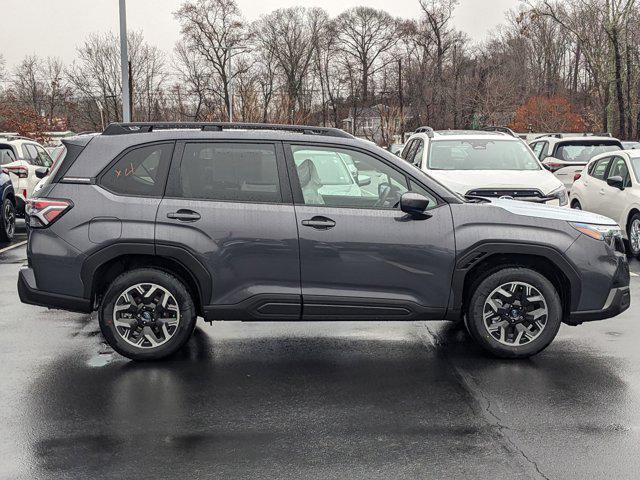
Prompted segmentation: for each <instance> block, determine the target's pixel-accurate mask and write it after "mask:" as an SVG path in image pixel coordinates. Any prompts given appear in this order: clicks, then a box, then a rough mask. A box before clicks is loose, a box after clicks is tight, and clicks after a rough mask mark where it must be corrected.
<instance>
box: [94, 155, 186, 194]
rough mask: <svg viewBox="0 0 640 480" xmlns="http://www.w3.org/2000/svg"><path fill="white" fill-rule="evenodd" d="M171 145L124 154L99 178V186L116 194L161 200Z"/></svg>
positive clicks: (169, 160)
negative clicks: (159, 198) (158, 198)
mask: <svg viewBox="0 0 640 480" xmlns="http://www.w3.org/2000/svg"><path fill="white" fill-rule="evenodd" d="M173 145H174V144H173V143H163V144H154V145H147V146H143V147H137V148H134V149H133V150H129V151H127V152H126V153H124V154H123V155H122V156H121V157H120V159H119V160H117V161H116V162H115V163H113V164H111V165H110V166H109V167H107V169H106V170H105V171H104V173H103V174H102V176H101V177H100V181H99V184H100V185H101V186H102V187H104V188H106V189H107V190H109V191H110V192H113V193H116V194H118V195H133V196H144V197H161V196H162V194H163V193H164V187H165V184H166V181H167V173H168V172H169V165H170V163H171V154H172V153H173Z"/></svg>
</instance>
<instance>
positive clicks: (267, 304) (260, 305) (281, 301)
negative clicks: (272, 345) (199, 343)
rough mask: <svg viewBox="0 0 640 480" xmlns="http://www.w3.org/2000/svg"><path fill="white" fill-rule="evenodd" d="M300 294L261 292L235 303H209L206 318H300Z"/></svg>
mask: <svg viewBox="0 0 640 480" xmlns="http://www.w3.org/2000/svg"><path fill="white" fill-rule="evenodd" d="M301 313H302V306H301V299H300V295H285V294H282V295H268V294H260V295H254V296H252V297H249V298H247V299H246V300H243V301H242V302H240V303H235V304H233V305H207V306H206V307H204V319H205V320H206V321H207V322H212V321H214V320H244V321H251V320H271V321H279V320H289V321H290V320H300V315H301Z"/></svg>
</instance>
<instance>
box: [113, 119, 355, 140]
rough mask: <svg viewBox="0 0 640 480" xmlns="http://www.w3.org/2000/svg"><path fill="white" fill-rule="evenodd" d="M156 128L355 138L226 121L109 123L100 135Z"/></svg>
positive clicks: (310, 129) (315, 129)
mask: <svg viewBox="0 0 640 480" xmlns="http://www.w3.org/2000/svg"><path fill="white" fill-rule="evenodd" d="M157 130H201V131H203V132H221V131H223V130H275V131H283V132H294V133H302V134H305V135H325V136H328V137H341V138H355V137H354V136H353V135H351V134H350V133H347V132H345V131H344V130H340V129H339V128H331V127H314V126H309V125H279V124H270V123H228V122H175V123H173V122H132V123H110V124H109V125H107V128H105V129H104V132H102V135H126V134H131V133H149V132H153V131H157Z"/></svg>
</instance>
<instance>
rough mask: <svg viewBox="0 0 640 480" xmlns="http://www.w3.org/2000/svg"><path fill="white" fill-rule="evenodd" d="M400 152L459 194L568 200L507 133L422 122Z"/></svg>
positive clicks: (548, 201) (558, 183) (559, 184)
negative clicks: (437, 128) (441, 127)
mask: <svg viewBox="0 0 640 480" xmlns="http://www.w3.org/2000/svg"><path fill="white" fill-rule="evenodd" d="M400 156H401V157H402V158H404V159H405V160H406V161H408V162H409V163H412V164H413V165H415V166H416V167H418V168H420V169H421V170H423V171H424V172H426V173H427V174H428V175H429V176H431V177H433V178H434V179H436V180H437V181H439V182H440V183H442V184H444V185H446V186H447V187H449V188H450V189H451V190H453V191H455V192H457V193H459V194H461V195H471V196H481V197H506V198H513V199H516V200H526V201H531V202H536V203H546V204H549V205H556V206H564V205H566V204H567V200H568V196H567V190H566V188H565V187H564V185H563V184H562V182H561V181H559V180H558V179H557V178H556V177H554V176H553V174H552V173H551V172H549V171H547V170H545V169H544V168H543V167H542V165H541V164H540V162H539V161H538V159H537V158H536V157H535V155H534V154H533V152H532V151H531V149H530V148H529V147H528V146H527V145H526V143H524V142H523V141H522V140H520V139H519V138H517V137H514V136H512V135H509V134H508V133H503V132H487V131H480V130H469V131H466V130H443V131H434V130H433V129H431V128H430V127H421V128H418V129H417V130H416V131H415V133H414V134H413V135H412V136H411V137H410V138H409V141H408V142H407V144H406V145H405V147H404V149H403V150H402V154H401V155H400Z"/></svg>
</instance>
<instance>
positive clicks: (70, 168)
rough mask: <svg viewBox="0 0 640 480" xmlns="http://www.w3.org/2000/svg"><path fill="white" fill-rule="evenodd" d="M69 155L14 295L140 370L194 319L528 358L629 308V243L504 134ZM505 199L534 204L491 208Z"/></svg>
mask: <svg viewBox="0 0 640 480" xmlns="http://www.w3.org/2000/svg"><path fill="white" fill-rule="evenodd" d="M63 142H64V143H65V145H66V147H67V154H66V155H65V156H64V158H63V160H62V161H61V163H60V164H59V165H57V166H56V168H54V170H53V172H52V174H51V176H50V177H49V180H48V181H47V182H46V184H45V185H44V186H43V188H42V189H41V190H40V191H39V192H38V193H36V194H35V196H34V198H32V199H30V200H29V201H28V205H27V210H28V218H29V224H30V228H31V233H30V237H29V248H28V249H27V254H28V260H29V261H28V264H27V265H25V266H24V267H23V268H22V269H21V271H20V275H19V280H18V292H19V295H20V298H21V300H22V301H23V302H25V303H29V304H35V305H43V306H47V307H51V308H61V309H65V310H71V311H79V312H91V311H94V310H97V312H98V321H99V324H100V328H101V331H102V333H103V335H104V337H105V339H106V340H107V342H108V343H109V344H110V345H111V346H112V347H113V348H114V349H115V350H116V351H118V352H119V353H121V354H123V355H125V356H127V357H129V358H133V359H158V358H162V357H165V356H167V355H170V354H171V353H173V352H175V351H176V350H177V349H179V348H180V347H181V346H182V345H184V344H185V342H186V341H187V340H188V339H189V337H190V335H191V333H192V331H193V329H194V326H195V322H196V318H197V317H198V316H200V317H203V318H204V319H205V320H207V321H215V320H232V319H233V320H247V321H252V320H253V321H255V320H261V321H269V320H272V321H274V320H275V321H282V320H292V321H296V320H306V321H315V320H396V321H397V320H404V321H409V320H442V319H447V320H451V321H455V322H461V323H464V325H465V326H466V328H467V330H468V331H469V333H470V334H471V336H472V337H473V338H474V339H475V340H476V341H477V342H478V344H479V345H481V346H482V347H483V348H484V349H486V350H487V351H489V352H491V353H493V354H494V355H497V356H500V357H510V358H523V357H528V356H531V355H534V354H536V353H537V352H539V351H541V350H542V349H544V348H545V347H546V346H547V345H549V343H550V342H551V341H552V340H553V338H554V337H555V335H556V333H557V332H558V329H559V327H560V324H561V323H563V322H564V323H566V324H569V325H579V324H581V323H582V322H585V321H591V320H599V319H604V318H609V317H612V316H615V315H617V314H618V313H620V312H622V311H624V310H625V309H627V308H628V307H629V304H630V293H629V269H628V265H627V260H626V256H625V254H624V248H623V247H622V246H621V244H622V238H621V233H620V229H619V227H618V225H616V223H615V221H613V220H611V219H609V218H606V217H603V216H599V215H596V214H593V213H589V212H585V211H578V210H575V209H573V210H572V209H569V208H559V205H562V204H564V203H566V201H567V199H566V191H565V187H564V186H563V185H562V182H560V181H559V180H558V179H556V178H555V177H554V176H553V175H552V174H551V173H550V172H548V171H547V170H545V169H543V168H542V166H541V164H540V162H539V160H538V159H537V158H536V157H535V156H534V154H533V152H532V151H531V150H530V149H529V148H528V147H527V146H526V145H525V144H524V143H523V142H522V141H521V140H519V139H516V138H514V137H512V136H510V135H509V134H508V133H500V132H483V133H478V132H434V131H433V130H431V129H428V128H424V129H420V130H419V131H417V132H416V133H415V135H413V136H412V137H411V138H410V139H409V142H408V143H407V145H406V146H405V148H404V149H403V151H402V156H403V158H404V160H402V159H400V158H398V157H397V156H395V155H392V154H391V153H389V152H388V151H385V150H383V149H381V148H379V147H377V146H374V145H371V143H370V142H365V141H362V140H359V139H356V138H354V137H353V136H351V135H349V134H347V133H346V132H343V131H341V130H337V129H331V128H322V127H308V126H293V125H253V124H226V123H202V124H197V123H188V124H161V123H160V124H157V123H135V124H112V125H110V126H109V127H108V128H107V129H106V130H105V131H104V132H103V133H102V134H101V135H93V136H78V137H75V138H70V139H66V140H64V141H63ZM478 171H480V173H477V172H478ZM453 172H457V173H456V175H457V177H459V179H458V180H457V181H455V182H454V181H453V178H454V173H453ZM483 174H484V175H483ZM438 175H440V176H439V177H438ZM492 177H493V178H496V179H498V182H497V183H496V182H495V180H492ZM476 182H480V183H476ZM533 182H536V187H535V189H534V188H532V187H531V185H532V184H533ZM447 183H449V184H451V185H454V187H455V188H454V189H453V190H452V189H450V188H448V187H447V186H445V185H446V184H447ZM538 184H539V185H542V186H539V185H538ZM479 185H480V186H479ZM523 185H525V186H524V187H523ZM487 188H488V190H487ZM454 190H457V192H458V193H456V192H455V191H454ZM477 190H480V191H479V192H477ZM501 190H506V191H507V192H509V193H510V195H508V196H511V197H513V198H521V199H528V200H530V202H523V201H514V200H511V199H506V198H486V197H491V196H493V197H496V196H502V197H504V196H505V195H503V194H502V192H501ZM533 190H535V191H533ZM460 194H463V195H465V196H462V195H460ZM543 203H544V204H547V205H543ZM552 205H556V206H552Z"/></svg>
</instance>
